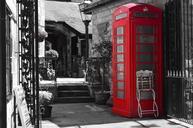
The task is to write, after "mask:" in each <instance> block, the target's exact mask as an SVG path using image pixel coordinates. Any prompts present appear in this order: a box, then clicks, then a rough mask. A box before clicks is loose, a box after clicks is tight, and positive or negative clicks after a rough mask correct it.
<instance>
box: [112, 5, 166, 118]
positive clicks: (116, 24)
mask: <svg viewBox="0 0 193 128" xmlns="http://www.w3.org/2000/svg"><path fill="white" fill-rule="evenodd" d="M112 24H113V29H112V31H113V35H112V37H113V39H112V42H113V53H112V54H113V55H112V73H113V77H112V82H113V109H112V110H113V113H116V114H119V115H122V116H127V117H144V116H155V117H158V116H160V115H162V114H163V84H162V83H163V78H162V70H163V68H162V10H161V9H159V8H157V7H154V6H152V5H147V4H136V3H129V4H126V5H123V6H120V7H118V8H117V9H116V10H115V11H114V12H113V23H112Z"/></svg>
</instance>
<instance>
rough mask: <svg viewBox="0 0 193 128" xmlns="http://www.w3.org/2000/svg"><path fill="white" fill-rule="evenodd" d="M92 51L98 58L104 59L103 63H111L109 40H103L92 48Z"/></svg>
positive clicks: (110, 44)
mask: <svg viewBox="0 0 193 128" xmlns="http://www.w3.org/2000/svg"><path fill="white" fill-rule="evenodd" d="M92 49H93V51H94V52H95V53H97V54H98V55H99V56H100V57H102V58H104V59H105V63H109V62H110V61H111V56H112V43H111V41H109V40H104V41H102V42H100V43H98V44H95V45H94V46H93V48H92Z"/></svg>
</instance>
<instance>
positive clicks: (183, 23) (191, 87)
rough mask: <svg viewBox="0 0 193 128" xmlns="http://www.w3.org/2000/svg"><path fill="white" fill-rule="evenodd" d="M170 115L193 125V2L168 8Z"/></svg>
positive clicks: (178, 1)
mask: <svg viewBox="0 0 193 128" xmlns="http://www.w3.org/2000/svg"><path fill="white" fill-rule="evenodd" d="M165 21H166V22H165V32H166V34H165V36H166V38H165V50H166V51H165V76H166V96H167V97H165V99H166V101H167V106H166V107H165V108H166V110H167V114H168V115H169V116H171V117H175V118H177V119H180V120H183V121H185V122H188V123H190V124H193V1H192V0H169V1H168V2H167V3H166V6H165Z"/></svg>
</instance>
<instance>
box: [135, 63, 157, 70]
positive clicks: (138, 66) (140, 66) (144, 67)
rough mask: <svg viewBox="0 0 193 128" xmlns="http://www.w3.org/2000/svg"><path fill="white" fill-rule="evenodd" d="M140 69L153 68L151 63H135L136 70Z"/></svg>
mask: <svg viewBox="0 0 193 128" xmlns="http://www.w3.org/2000/svg"><path fill="white" fill-rule="evenodd" d="M140 70H151V71H152V70H153V65H152V64H137V71H140Z"/></svg>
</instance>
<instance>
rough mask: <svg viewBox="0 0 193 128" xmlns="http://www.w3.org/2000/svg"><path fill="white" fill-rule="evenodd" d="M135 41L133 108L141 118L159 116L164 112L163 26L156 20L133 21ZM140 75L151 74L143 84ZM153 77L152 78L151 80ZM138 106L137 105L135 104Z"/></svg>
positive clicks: (144, 79) (145, 78)
mask: <svg viewBox="0 0 193 128" xmlns="http://www.w3.org/2000/svg"><path fill="white" fill-rule="evenodd" d="M131 24H132V26H133V27H132V29H133V37H134V38H133V41H132V42H134V43H133V44H134V49H135V56H134V58H133V60H136V64H135V65H134V67H133V69H134V70H135V71H134V76H135V77H134V78H135V79H136V81H135V82H136V83H135V84H134V85H136V95H134V97H136V98H137V106H136V107H133V108H134V110H133V111H134V112H136V113H138V115H139V117H142V116H144V115H152V114H153V115H154V116H155V117H158V116H159V112H162V104H161V100H162V97H161V96H162V94H161V93H162V88H161V86H162V81H161V79H162V78H161V77H162V76H161V74H162V63H161V54H160V53H162V52H161V50H162V48H161V47H162V46H161V43H160V41H161V40H160V36H159V34H160V32H161V24H158V23H157V22H156V20H151V19H149V20H144V21H141V20H137V19H136V20H133V21H132V23H131ZM139 73H144V75H146V74H147V73H151V75H150V76H148V78H147V76H145V77H144V78H143V80H142V81H143V83H142V81H140V78H139V77H138V75H139ZM137 77H138V78H137ZM150 77H151V78H150ZM135 105H136V104H135ZM135 108H137V109H135Z"/></svg>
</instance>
